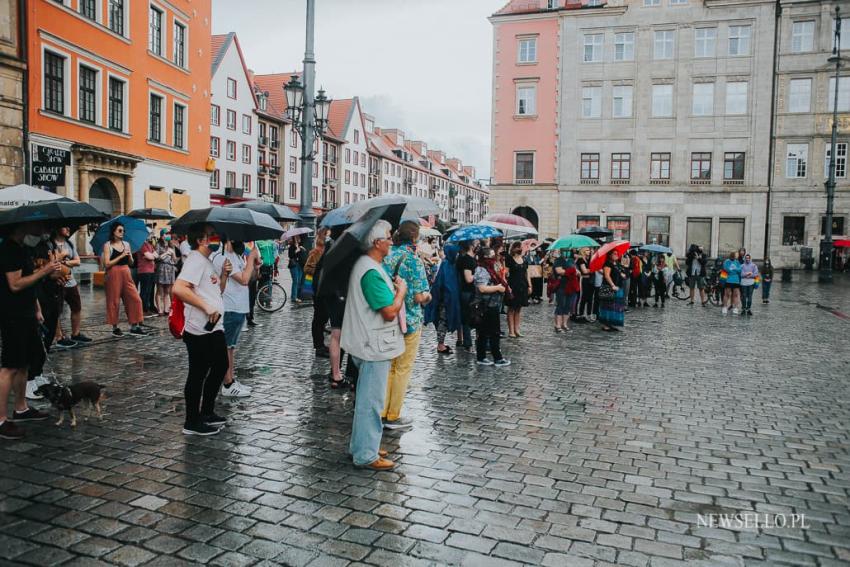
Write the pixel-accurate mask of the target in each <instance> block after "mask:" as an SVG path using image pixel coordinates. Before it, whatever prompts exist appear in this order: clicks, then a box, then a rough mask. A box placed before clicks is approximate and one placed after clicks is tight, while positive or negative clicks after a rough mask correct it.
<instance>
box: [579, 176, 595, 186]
mask: <svg viewBox="0 0 850 567" xmlns="http://www.w3.org/2000/svg"><path fill="white" fill-rule="evenodd" d="M581 184H582V185H599V178H598V177H597V178H596V179H582V180H581Z"/></svg>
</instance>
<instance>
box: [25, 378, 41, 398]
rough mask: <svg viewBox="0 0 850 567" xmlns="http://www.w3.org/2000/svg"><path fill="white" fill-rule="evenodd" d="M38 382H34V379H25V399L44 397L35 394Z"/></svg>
mask: <svg viewBox="0 0 850 567" xmlns="http://www.w3.org/2000/svg"><path fill="white" fill-rule="evenodd" d="M38 386H39V385H38V384H36V383H35V380H27V394H26V396H27V399H28V400H41V399H44V396H42V395H39V394H36V393H35V391H36V390H38Z"/></svg>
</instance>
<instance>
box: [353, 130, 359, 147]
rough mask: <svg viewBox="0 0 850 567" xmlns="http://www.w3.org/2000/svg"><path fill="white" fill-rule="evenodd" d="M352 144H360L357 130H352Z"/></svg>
mask: <svg viewBox="0 0 850 567" xmlns="http://www.w3.org/2000/svg"><path fill="white" fill-rule="evenodd" d="M354 143H355V144H359V143H360V130H357V129H355V130H354Z"/></svg>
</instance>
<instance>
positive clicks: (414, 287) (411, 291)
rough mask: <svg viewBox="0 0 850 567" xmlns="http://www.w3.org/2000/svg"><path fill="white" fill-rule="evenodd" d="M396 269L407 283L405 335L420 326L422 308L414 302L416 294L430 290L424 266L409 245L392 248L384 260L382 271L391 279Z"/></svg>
mask: <svg viewBox="0 0 850 567" xmlns="http://www.w3.org/2000/svg"><path fill="white" fill-rule="evenodd" d="M396 267H398V275H399V277H400V278H401V279H403V280H404V281H405V283H407V295H405V296H404V309H405V311H406V312H407V334H410V333H414V332H416V331H418V330H419V328H420V327H421V326H422V319H423V318H424V314H423V312H422V306H421V305H419V304H417V303H416V301H414V299H413V298H414V297H416V295H417V294H419V293H423V292H426V291H428V290H429V289H430V286H429V285H428V278H427V276H426V275H425V265H424V264H423V263H422V260H421V259H420V258H419V257H418V256H417V255H416V249H415V247H414V246H413V245H411V244H402V245H401V246H393V247H392V249H391V250H390V253H389V254H388V255H387V257H386V258H384V269H385V270H386V271H387V273H388V274H389V275H390V277H393V274H394V273H395V271H396Z"/></svg>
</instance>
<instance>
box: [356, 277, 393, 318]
mask: <svg viewBox="0 0 850 567" xmlns="http://www.w3.org/2000/svg"><path fill="white" fill-rule="evenodd" d="M360 289H362V290H363V295H364V296H365V297H366V302H367V303H368V304H369V307H371V308H372V310H373V311H380V310H381V309H383V308H384V307H389V306H390V305H392V304H393V300H394V299H395V296H394V295H393V291H392V290H391V289H390V287H389V286H388V285H387V282H386V280H384V278H383V277H381V274H379V273H378V270H375V269H371V270H369V271H368V272H366V273H365V274H363V277H362V278H360Z"/></svg>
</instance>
